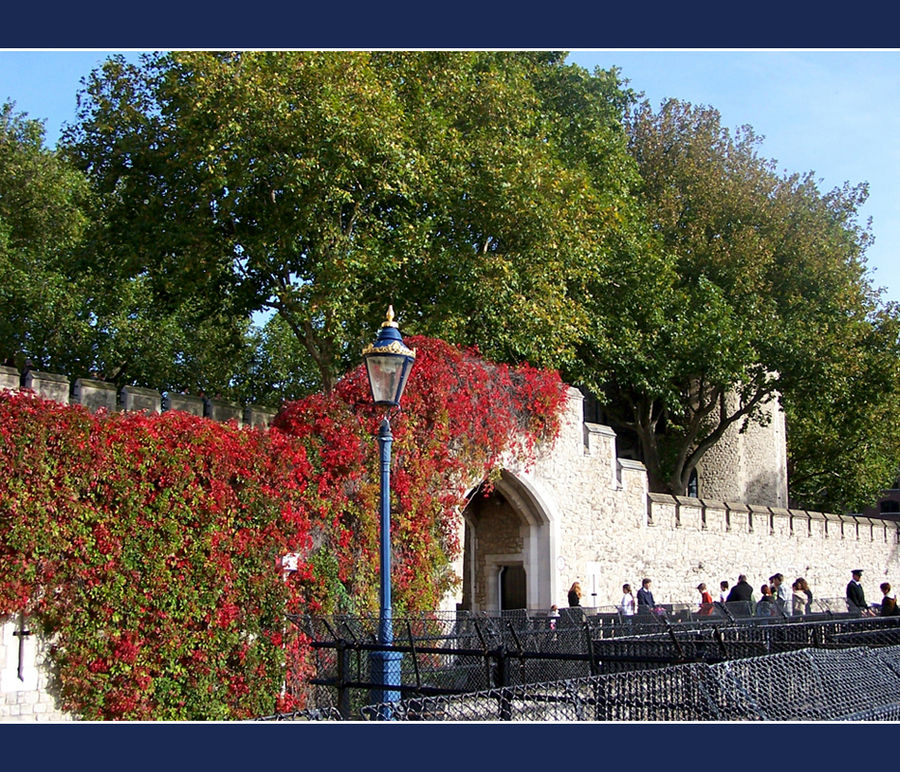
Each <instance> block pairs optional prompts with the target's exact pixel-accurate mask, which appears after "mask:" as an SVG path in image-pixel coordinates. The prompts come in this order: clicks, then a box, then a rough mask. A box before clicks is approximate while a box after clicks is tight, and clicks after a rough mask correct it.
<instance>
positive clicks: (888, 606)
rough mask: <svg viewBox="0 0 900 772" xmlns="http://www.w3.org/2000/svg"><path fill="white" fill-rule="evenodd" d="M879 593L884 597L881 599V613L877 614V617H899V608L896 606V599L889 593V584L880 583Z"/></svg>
mask: <svg viewBox="0 0 900 772" xmlns="http://www.w3.org/2000/svg"><path fill="white" fill-rule="evenodd" d="M881 592H882V593H883V594H884V597H883V598H882V599H881V611H880V612H879V616H882V617H896V616H900V607H898V606H897V597H896V596H895V595H894V594H893V593H892V592H891V585H890V582H882V583H881Z"/></svg>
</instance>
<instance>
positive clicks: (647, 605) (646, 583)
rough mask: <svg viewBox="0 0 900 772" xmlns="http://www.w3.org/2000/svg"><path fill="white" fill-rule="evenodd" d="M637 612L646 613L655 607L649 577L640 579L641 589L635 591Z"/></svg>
mask: <svg viewBox="0 0 900 772" xmlns="http://www.w3.org/2000/svg"><path fill="white" fill-rule="evenodd" d="M637 603H638V612H639V613H646V612H649V611H652V610H653V609H654V608H656V602H655V601H654V600H653V593H652V592H651V591H650V579H641V589H640V590H638V591H637Z"/></svg>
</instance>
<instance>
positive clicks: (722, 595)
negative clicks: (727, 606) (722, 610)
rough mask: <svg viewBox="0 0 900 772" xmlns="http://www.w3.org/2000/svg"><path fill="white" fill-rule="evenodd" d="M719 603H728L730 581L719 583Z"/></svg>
mask: <svg viewBox="0 0 900 772" xmlns="http://www.w3.org/2000/svg"><path fill="white" fill-rule="evenodd" d="M719 590H720V592H719V603H727V602H728V580H727V579H723V580H722V581H721V582H719Z"/></svg>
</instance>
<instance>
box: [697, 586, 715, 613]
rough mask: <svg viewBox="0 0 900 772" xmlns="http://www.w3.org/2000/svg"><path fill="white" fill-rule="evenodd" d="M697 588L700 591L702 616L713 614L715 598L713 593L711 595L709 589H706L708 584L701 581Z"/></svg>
mask: <svg viewBox="0 0 900 772" xmlns="http://www.w3.org/2000/svg"><path fill="white" fill-rule="evenodd" d="M697 589H698V590H699V591H700V612H699V613H700V614H701V615H702V616H707V615H708V614H712V612H713V599H712V595H710V593H709V590H707V589H706V584H704V583H703V582H700V584H698V585H697Z"/></svg>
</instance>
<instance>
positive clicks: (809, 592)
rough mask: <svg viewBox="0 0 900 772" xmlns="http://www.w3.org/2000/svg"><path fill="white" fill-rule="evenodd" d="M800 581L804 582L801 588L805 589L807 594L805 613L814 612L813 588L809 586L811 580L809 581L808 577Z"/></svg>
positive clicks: (804, 592) (804, 591)
mask: <svg viewBox="0 0 900 772" xmlns="http://www.w3.org/2000/svg"><path fill="white" fill-rule="evenodd" d="M800 581H801V582H803V586H802V587H801V588H800V589H801V590H803V594H804V595H805V596H806V609H805V611H804V613H806V614H812V602H813V594H812V590H811V589H810V588H809V582H807V581H806V579H801V580H800Z"/></svg>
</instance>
